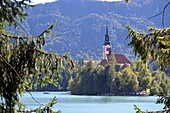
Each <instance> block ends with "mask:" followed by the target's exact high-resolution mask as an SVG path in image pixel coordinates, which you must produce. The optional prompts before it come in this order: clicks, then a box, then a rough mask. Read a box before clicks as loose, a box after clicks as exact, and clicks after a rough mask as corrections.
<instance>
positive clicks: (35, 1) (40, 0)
mask: <svg viewBox="0 0 170 113" xmlns="http://www.w3.org/2000/svg"><path fill="white" fill-rule="evenodd" d="M31 1H32V2H33V3H34V4H38V3H46V2H54V1H57V0H31ZM94 1H107V2H113V1H122V0H94Z"/></svg>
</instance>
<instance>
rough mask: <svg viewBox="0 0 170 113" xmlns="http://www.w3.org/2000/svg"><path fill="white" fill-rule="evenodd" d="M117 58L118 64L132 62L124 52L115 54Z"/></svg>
mask: <svg viewBox="0 0 170 113" xmlns="http://www.w3.org/2000/svg"><path fill="white" fill-rule="evenodd" d="M115 58H116V60H117V63H118V64H126V63H127V64H131V62H130V61H129V60H128V59H127V58H126V57H125V55H123V54H115Z"/></svg>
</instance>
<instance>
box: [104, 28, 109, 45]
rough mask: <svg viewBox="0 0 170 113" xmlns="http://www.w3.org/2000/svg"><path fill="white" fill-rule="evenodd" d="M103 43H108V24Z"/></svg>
mask: <svg viewBox="0 0 170 113" xmlns="http://www.w3.org/2000/svg"><path fill="white" fill-rule="evenodd" d="M103 45H110V40H109V32H108V26H106V34H105V41H104V44H103Z"/></svg>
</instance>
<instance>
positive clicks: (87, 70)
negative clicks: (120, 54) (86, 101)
mask: <svg viewBox="0 0 170 113" xmlns="http://www.w3.org/2000/svg"><path fill="white" fill-rule="evenodd" d="M77 66H78V68H77V70H75V71H73V72H69V71H63V75H64V76H63V78H62V79H61V81H62V82H61V81H60V83H61V87H60V88H61V90H70V92H71V94H75V95H159V94H160V93H164V94H166V95H169V94H170V78H169V77H168V76H167V75H168V74H169V73H168V72H167V73H165V72H163V71H160V70H159V68H158V67H157V66H156V65H152V67H151V66H150V68H148V67H149V66H147V67H145V66H142V65H141V63H139V62H138V61H134V62H133V63H132V65H131V66H127V67H126V68H125V69H122V68H121V66H120V65H118V64H116V65H110V64H108V65H105V66H100V67H98V62H97V61H94V60H92V59H89V60H88V61H83V60H80V61H79V62H77ZM66 72H67V73H66ZM66 75H68V76H67V77H66Z"/></svg>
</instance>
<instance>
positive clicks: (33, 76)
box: [0, 0, 74, 113]
mask: <svg viewBox="0 0 170 113" xmlns="http://www.w3.org/2000/svg"><path fill="white" fill-rule="evenodd" d="M28 3H30V0H19V1H15V0H14V1H13V0H1V1H0V21H1V23H0V97H1V99H2V100H1V104H0V107H1V108H0V110H1V113H14V112H15V113H17V112H24V111H21V110H23V105H22V103H20V102H19V97H20V96H22V95H23V94H24V93H25V92H26V91H29V90H30V89H32V88H36V87H37V85H38V86H41V87H42V86H45V85H47V84H48V83H51V84H55V85H58V77H59V76H58V72H60V68H61V67H62V61H63V59H65V60H66V63H67V64H68V65H69V66H68V67H71V68H73V67H74V66H73V62H72V60H71V58H70V57H69V55H68V54H66V55H63V56H59V55H57V54H55V53H48V52H46V51H44V50H43V49H42V48H43V46H44V45H45V38H46V34H53V33H52V32H51V31H52V29H53V28H54V26H55V24H56V23H54V24H52V25H51V26H50V27H49V28H48V29H46V30H45V31H44V32H42V33H41V34H40V35H39V36H25V35H17V36H15V35H14V33H13V32H7V31H5V28H6V27H8V26H6V25H8V24H9V25H15V26H18V21H23V19H24V18H25V16H26V13H25V12H24V9H25V8H28V7H30V5H29V4H28ZM56 102H57V101H56V98H54V99H53V100H52V101H51V102H50V103H49V104H48V105H47V106H45V107H44V108H41V107H39V108H37V109H36V110H34V111H27V112H38V113H39V112H46V111H47V112H51V113H52V111H51V108H52V106H53V105H54V104H55V103H56ZM16 105H17V106H18V108H19V109H18V110H16V108H15V107H16Z"/></svg>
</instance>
